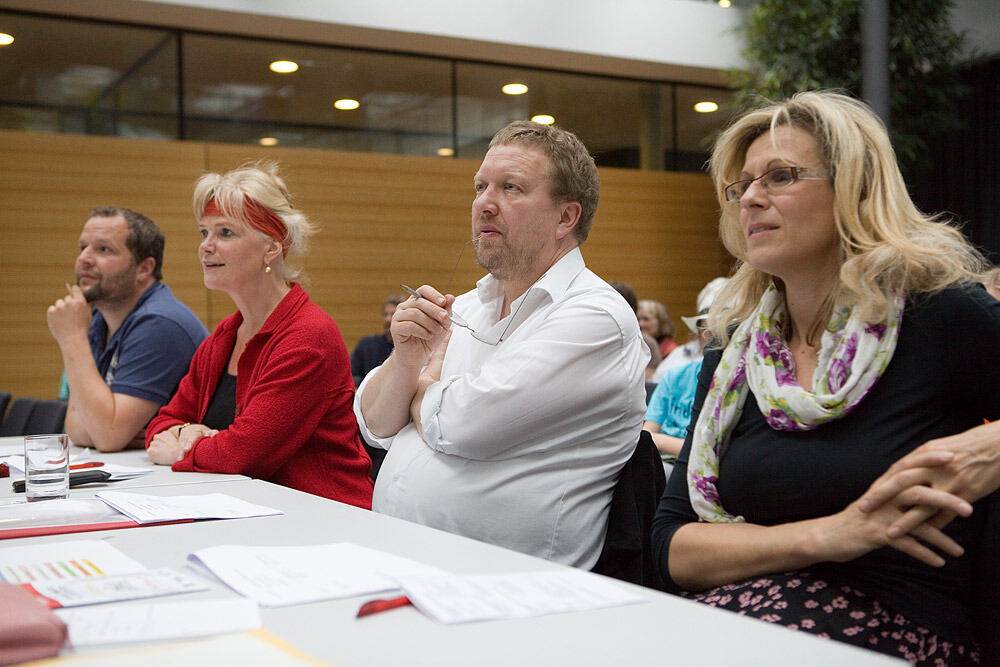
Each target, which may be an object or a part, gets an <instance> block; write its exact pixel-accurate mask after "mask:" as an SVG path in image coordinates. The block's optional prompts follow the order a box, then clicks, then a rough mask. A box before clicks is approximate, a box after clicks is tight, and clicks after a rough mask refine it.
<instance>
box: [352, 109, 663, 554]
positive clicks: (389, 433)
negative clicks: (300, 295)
mask: <svg viewBox="0 0 1000 667" xmlns="http://www.w3.org/2000/svg"><path fill="white" fill-rule="evenodd" d="M474 184H475V199H474V201H473V204H472V235H473V242H474V246H475V249H476V259H477V260H478V262H479V264H480V265H481V266H482V267H483V268H485V269H486V270H487V271H489V275H487V276H485V277H484V278H482V279H481V280H480V281H479V283H478V285H477V289H475V290H473V291H471V292H468V293H466V294H463V295H461V296H459V297H458V298H455V297H454V296H452V295H450V294H441V293H440V292H438V291H437V290H436V289H434V288H433V287H431V286H429V285H424V286H422V287H421V288H420V289H419V290H418V292H419V293H420V295H421V298H415V297H411V298H410V299H408V300H407V301H404V302H403V303H402V304H400V305H399V307H398V308H397V309H396V313H395V314H394V315H393V320H392V325H391V333H392V337H393V341H394V343H395V349H394V351H393V353H392V355H391V356H390V357H389V359H388V360H387V361H386V362H385V363H384V364H383V365H382V366H380V367H379V368H378V369H376V370H375V371H372V372H371V373H370V374H369V375H368V377H367V378H366V379H365V381H364V383H362V385H361V387H359V389H358V393H357V397H356V398H355V404H354V405H355V413H356V415H357V417H358V422H359V423H360V424H361V427H362V429H363V430H364V431H365V435H366V437H367V438H368V440H369V442H372V443H376V444H378V445H379V446H381V447H384V448H386V449H388V450H389V451H388V454H387V456H386V458H385V461H384V462H383V464H382V468H381V471H380V472H379V476H378V479H377V481H376V484H375V495H374V498H373V509H375V510H376V511H378V512H382V513H385V514H391V515H393V516H397V517H400V518H404V519H408V520H411V521H415V522H417V523H422V524H425V525H428V526H432V527H435V528H440V529H442V530H447V531H450V532H453V533H458V534H460V535H465V536H467V537H472V538H475V539H479V540H483V541H485V542H490V543H493V544H497V545H501V546H505V547H508V548H511V549H516V550H518V551H522V552H524V553H529V554H533V555H536V556H540V557H542V558H547V559H550V560H553V561H557V562H560V563H565V564H567V565H573V566H577V567H583V568H590V567H592V566H593V565H594V564H595V563H596V562H597V559H598V556H599V555H600V552H601V548H602V546H603V543H604V535H605V532H606V530H607V517H608V507H609V505H610V502H611V494H612V491H613V489H614V485H615V482H616V480H617V478H618V474H619V472H620V471H621V468H622V466H623V465H624V464H625V462H626V461H627V460H628V458H629V456H630V455H631V453H632V451H633V449H634V448H635V444H636V441H637V439H638V435H639V430H640V427H641V425H642V417H643V413H644V407H645V389H644V370H645V367H646V363H647V361H648V360H649V351H648V350H647V349H646V346H645V345H644V343H643V341H642V337H641V335H640V333H639V326H638V322H637V320H636V318H635V314H634V313H632V312H631V311H630V310H629V307H628V305H627V304H626V303H625V301H624V300H623V299H622V298H621V296H620V295H619V294H618V293H617V292H615V291H614V289H613V288H612V287H611V286H610V285H608V284H607V283H606V282H605V281H604V280H602V279H600V278H599V277H597V276H596V275H595V274H593V273H592V272H591V271H589V270H588V269H587V268H586V267H585V266H584V262H583V256H582V255H581V254H580V250H579V248H578V246H579V245H580V244H581V243H582V242H583V241H584V240H586V238H587V234H588V233H589V231H590V226H591V224H592V222H593V217H594V212H595V210H596V209H597V199H598V192H599V188H600V183H599V180H598V176H597V168H596V166H595V165H594V161H593V159H592V158H591V156H590V155H589V154H588V153H587V150H586V148H585V147H584V146H583V144H582V143H581V142H580V141H579V139H577V138H576V137H575V136H574V135H572V134H570V133H569V132H565V131H563V130H560V129H558V128H554V127H550V126H544V125H539V124H537V123H530V122H527V121H518V122H515V123H512V124H511V125H509V126H507V127H506V128H504V129H503V130H501V131H500V132H498V133H497V134H496V136H494V137H493V140H492V141H491V142H490V149H489V151H488V152H487V154H486V157H485V158H484V160H483V163H482V165H481V166H480V168H479V171H478V173H477V174H476V176H475V180H474ZM449 316H451V321H449ZM453 323H454V326H452V324H453Z"/></svg>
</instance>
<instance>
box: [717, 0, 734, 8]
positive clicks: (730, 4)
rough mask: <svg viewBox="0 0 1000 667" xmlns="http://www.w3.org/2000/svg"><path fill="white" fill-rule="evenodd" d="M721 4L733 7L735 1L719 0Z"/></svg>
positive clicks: (721, 5)
mask: <svg viewBox="0 0 1000 667" xmlns="http://www.w3.org/2000/svg"><path fill="white" fill-rule="evenodd" d="M719 6H720V7H732V6H733V3H732V2H730V1H729V0H719Z"/></svg>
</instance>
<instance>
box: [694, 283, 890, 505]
mask: <svg viewBox="0 0 1000 667" xmlns="http://www.w3.org/2000/svg"><path fill="white" fill-rule="evenodd" d="M890 304H891V305H890V308H889V310H890V312H889V315H888V317H887V318H886V320H885V321H884V322H880V323H877V324H868V323H866V322H864V321H863V320H862V319H861V318H860V317H859V316H858V309H857V307H853V308H852V307H849V306H844V307H841V308H837V309H835V310H834V312H833V315H832V316H831V318H830V322H829V324H828V325H827V328H826V331H825V332H824V333H823V337H822V340H821V349H820V353H819V360H818V363H817V365H816V370H815V371H814V373H813V386H812V390H811V391H806V390H805V389H804V388H803V387H801V386H799V384H798V381H797V380H796V379H795V363H794V361H793V359H792V353H791V351H790V350H789V349H788V345H787V343H786V342H785V337H784V335H783V332H784V331H786V330H787V326H788V325H787V320H788V312H787V310H786V308H785V299H784V295H782V294H781V293H780V292H779V291H778V290H777V289H776V288H775V287H774V285H771V286H770V287H769V288H768V289H767V291H766V292H765V293H764V295H763V296H762V297H761V299H760V303H759V304H757V309H756V310H754V312H753V313H752V314H751V315H750V317H748V318H747V319H746V320H744V321H743V322H742V323H741V324H740V326H739V327H738V328H737V329H736V332H735V333H734V334H733V337H732V339H731V340H730V341H729V345H727V346H726V349H725V350H724V351H723V353H722V359H721V360H720V361H719V365H718V366H717V367H716V369H715V375H714V376H713V377H712V383H711V385H709V389H708V394H707V395H706V396H705V402H704V404H703V405H702V409H701V414H700V415H699V416H698V422H697V423H696V424H695V428H694V435H693V438H692V442H691V454H690V457H689V460H688V494H689V496H690V498H691V505H692V507H693V508H694V510H695V512H696V513H697V514H698V516H699V517H700V518H701V520H702V521H711V522H733V521H743V517H739V516H733V515H731V514H729V513H728V512H726V510H725V508H723V507H722V503H721V502H720V499H719V492H718V489H717V487H716V484H717V482H718V476H719V455H720V453H721V452H722V448H723V445H724V444H725V442H726V441H727V440H728V438H729V435H730V433H731V431H732V429H733V426H735V425H736V423H737V422H738V421H739V418H740V415H741V414H742V412H743V405H744V403H745V402H746V397H747V392H748V391H749V390H750V389H751V388H752V389H753V393H754V396H755V397H756V399H757V407H758V408H759V409H760V411H761V413H762V414H763V415H764V419H766V420H767V423H768V424H769V425H770V426H771V428H773V429H777V430H781V431H808V430H811V429H814V428H816V427H818V426H819V425H820V424H822V423H824V422H827V421H830V420H832V419H838V418H840V417H843V416H844V415H846V414H847V413H849V412H850V411H851V410H853V409H854V407H855V406H856V405H857V404H858V403H860V402H861V399H863V398H864V397H865V395H867V394H868V392H869V391H870V390H871V388H872V387H873V386H874V385H875V383H876V382H877V381H878V379H879V377H880V376H881V375H882V373H883V371H885V368H886V366H888V364H889V361H890V360H891V359H892V354H893V352H894V351H895V349H896V340H897V338H898V336H899V325H900V321H901V320H902V316H903V308H904V306H905V298H904V296H903V294H902V293H897V294H894V295H893V296H892V297H891V298H890Z"/></svg>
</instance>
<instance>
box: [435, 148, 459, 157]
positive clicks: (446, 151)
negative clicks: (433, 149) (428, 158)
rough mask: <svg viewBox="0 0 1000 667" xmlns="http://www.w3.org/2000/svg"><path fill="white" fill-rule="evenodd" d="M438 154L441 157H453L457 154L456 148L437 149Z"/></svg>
mask: <svg viewBox="0 0 1000 667" xmlns="http://www.w3.org/2000/svg"><path fill="white" fill-rule="evenodd" d="M437 154H438V155H440V156H441V157H451V156H452V155H454V154H455V149H454V148H439V149H437Z"/></svg>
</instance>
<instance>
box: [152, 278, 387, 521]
mask: <svg viewBox="0 0 1000 667" xmlns="http://www.w3.org/2000/svg"><path fill="white" fill-rule="evenodd" d="M242 322H243V316H242V315H241V314H240V313H239V312H238V311H237V312H236V313H234V314H233V315H230V316H229V317H227V318H226V319H224V320H223V321H222V322H220V323H219V326H218V327H217V328H216V329H215V331H214V332H213V333H212V335H211V336H209V337H208V338H206V339H205V341H204V342H203V343H202V344H201V346H200V347H199V348H198V351H197V352H195V355H194V358H193V359H192V360H191V367H190V370H188V374H187V375H185V376H184V378H183V379H182V380H181V383H180V386H179V387H178V388H177V393H176V394H174V397H173V398H172V399H171V400H170V402H169V403H168V404H167V405H165V406H163V407H162V408H161V409H160V412H159V414H157V416H156V417H154V418H153V420H152V421H151V422H150V423H149V426H148V427H147V429H146V447H147V448H148V447H149V443H150V442H151V441H152V439H153V436H154V435H156V434H157V433H159V432H160V431H163V430H164V429H167V428H169V427H171V426H175V425H177V424H182V423H184V422H192V423H200V422H201V420H202V418H203V417H204V415H205V412H206V410H207V409H208V405H209V402H210V401H211V400H212V396H213V394H214V393H215V387H216V385H217V384H218V382H219V378H220V377H222V374H223V373H224V372H225V370H226V366H227V365H228V364H229V357H230V356H231V355H232V352H233V346H234V345H235V342H236V330H237V329H238V328H239V326H240V324H241V323H242ZM236 378H237V379H236V417H235V419H234V420H233V423H232V425H231V426H230V427H229V428H228V429H226V430H224V431H220V432H219V434H218V435H216V436H214V437H211V438H202V439H201V440H199V441H198V442H197V443H195V446H194V447H192V448H191V450H190V451H189V452H188V453H187V455H186V456H185V457H184V458H183V459H181V460H180V461H177V462H176V463H174V464H173V469H174V470H177V471H185V472H190V471H194V472H216V473H239V474H243V475H247V476H249V477H253V478H256V479H263V480H267V481H269V482H274V483H275V484H281V485H283V486H288V487H291V488H293V489H299V490H300V491H306V492H308V493H313V494H316V495H319V496H324V497H326V498H331V499H333V500H339V501H340V502H344V503H349V504H351V505H356V506H358V507H362V508H365V509H371V504H372V488H373V485H372V481H371V478H370V477H369V471H370V469H371V459H369V458H368V454H367V452H365V449H364V447H363V446H362V445H361V440H360V439H359V436H358V424H357V421H356V420H355V418H354V409H353V403H354V381H353V379H352V377H351V363H350V360H349V358H348V356H347V348H346V346H345V345H344V339H343V338H342V337H341V335H340V330H339V329H338V328H337V325H336V323H334V321H333V320H332V319H331V318H330V316H329V315H327V314H326V313H325V312H323V310H322V309H321V308H320V307H319V306H317V305H316V304H314V303H313V302H312V301H310V300H309V295H308V294H306V293H305V291H303V289H302V288H301V287H299V285H298V284H294V285H292V290H291V291H290V292H289V293H288V294H287V295H286V296H285V298H284V299H282V300H281V303H279V304H278V306H277V308H275V309H274V312H272V313H271V315H270V317H268V318H267V321H266V322H265V323H264V326H263V327H261V329H260V331H258V332H257V334H256V335H255V336H254V337H253V338H251V339H250V340H249V341H248V342H247V346H246V349H245V350H244V351H243V354H242V356H240V361H239V367H238V369H237V375H236Z"/></svg>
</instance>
